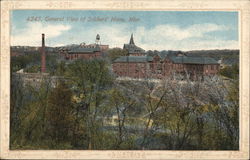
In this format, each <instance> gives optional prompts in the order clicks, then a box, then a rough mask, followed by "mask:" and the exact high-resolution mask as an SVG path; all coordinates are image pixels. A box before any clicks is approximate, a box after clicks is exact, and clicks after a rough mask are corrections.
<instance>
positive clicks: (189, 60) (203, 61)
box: [170, 56, 219, 64]
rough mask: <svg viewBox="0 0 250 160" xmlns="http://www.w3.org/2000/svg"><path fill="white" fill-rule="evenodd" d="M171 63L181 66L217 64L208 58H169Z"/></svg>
mask: <svg viewBox="0 0 250 160" xmlns="http://www.w3.org/2000/svg"><path fill="white" fill-rule="evenodd" d="M170 59H171V60H172V61H173V63H182V64H219V63H218V62H217V61H216V60H214V59H213V58H209V57H187V56H180V57H175V56H173V57H170Z"/></svg>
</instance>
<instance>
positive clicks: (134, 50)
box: [123, 44, 145, 54]
mask: <svg viewBox="0 0 250 160" xmlns="http://www.w3.org/2000/svg"><path fill="white" fill-rule="evenodd" d="M123 49H126V50H128V53H132V54H133V53H145V50H144V49H142V48H140V47H137V46H136V45H135V44H124V46H123Z"/></svg>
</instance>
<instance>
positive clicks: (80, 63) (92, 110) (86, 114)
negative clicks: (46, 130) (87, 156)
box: [66, 59, 113, 149]
mask: <svg viewBox="0 0 250 160" xmlns="http://www.w3.org/2000/svg"><path fill="white" fill-rule="evenodd" d="M66 78H68V79H69V81H68V83H69V85H70V86H71V87H72V88H73V91H74V93H73V94H74V96H75V97H76V98H77V103H76V108H77V109H76V110H77V111H76V117H77V122H76V123H80V122H83V123H84V124H85V129H86V134H87V143H88V147H87V148H88V149H94V148H97V147H98V146H97V145H99V144H100V143H98V140H95V139H97V138H99V137H98V134H99V133H100V134H101V130H100V126H101V125H102V122H103V115H101V114H100V113H102V109H103V107H102V103H103V102H104V101H105V98H106V96H107V95H106V91H107V90H108V89H109V88H110V87H111V85H112V81H113V77H112V76H111V73H110V71H109V67H108V63H107V62H106V61H105V60H102V59H94V60H77V61H75V62H73V63H72V64H70V65H69V66H68V70H67V73H66Z"/></svg>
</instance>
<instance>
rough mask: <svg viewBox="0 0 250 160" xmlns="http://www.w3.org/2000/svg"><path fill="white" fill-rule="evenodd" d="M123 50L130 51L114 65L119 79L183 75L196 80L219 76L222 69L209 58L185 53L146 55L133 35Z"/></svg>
mask: <svg viewBox="0 0 250 160" xmlns="http://www.w3.org/2000/svg"><path fill="white" fill-rule="evenodd" d="M123 49H126V50H127V51H128V56H121V57H119V58H117V59H116V60H115V61H114V63H113V64H112V68H113V72H114V73H115V74H116V75H117V76H119V77H131V78H163V77H165V76H170V75H171V74H182V75H189V76H191V77H192V78H196V77H198V76H209V75H214V74H217V73H218V71H219V68H220V65H219V63H218V62H217V61H215V60H214V59H212V58H208V57H190V56H186V55H185V54H183V53H179V54H160V53H159V54H156V55H146V54H145V51H144V50H143V49H141V48H140V47H137V46H136V45H135V43H134V40H133V35H131V38H130V42H129V44H124V47H123Z"/></svg>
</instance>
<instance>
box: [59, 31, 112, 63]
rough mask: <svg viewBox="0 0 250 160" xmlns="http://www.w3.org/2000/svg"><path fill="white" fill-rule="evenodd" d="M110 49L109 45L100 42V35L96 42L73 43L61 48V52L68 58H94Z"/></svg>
mask: <svg viewBox="0 0 250 160" xmlns="http://www.w3.org/2000/svg"><path fill="white" fill-rule="evenodd" d="M108 49H109V45H102V44H100V35H99V34H97V36H96V43H94V44H89V45H86V44H85V43H81V44H80V45H73V46H69V47H64V48H61V49H59V53H60V54H61V55H62V56H64V58H65V59H67V60H75V59H92V58H98V57H102V56H103V54H104V53H105V52H106V51H107V50H108Z"/></svg>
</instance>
